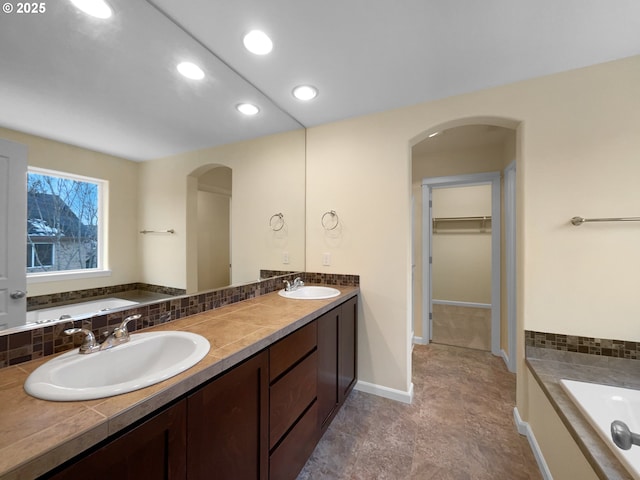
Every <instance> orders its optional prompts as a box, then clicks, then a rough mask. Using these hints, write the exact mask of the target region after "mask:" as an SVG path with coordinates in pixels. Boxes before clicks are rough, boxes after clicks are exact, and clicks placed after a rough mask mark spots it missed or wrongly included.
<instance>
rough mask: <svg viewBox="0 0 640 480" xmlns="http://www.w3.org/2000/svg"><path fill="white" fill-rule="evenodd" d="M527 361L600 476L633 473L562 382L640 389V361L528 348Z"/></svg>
mask: <svg viewBox="0 0 640 480" xmlns="http://www.w3.org/2000/svg"><path fill="white" fill-rule="evenodd" d="M526 348H527V350H526V363H527V365H528V367H529V370H530V371H531V372H532V373H533V376H534V377H535V379H536V380H537V382H538V384H539V385H540V386H541V388H542V390H543V391H544V393H545V395H546V396H547V398H548V399H549V401H550V403H551V405H552V406H553V408H554V410H555V411H556V413H558V416H559V417H560V419H561V420H562V423H564V425H565V427H566V428H567V430H568V431H569V433H570V434H571V436H572V437H573V439H574V440H575V441H576V444H577V445H578V447H579V448H580V450H581V451H582V453H583V454H584V456H585V457H586V459H587V461H588V462H589V464H590V465H591V467H592V468H593V469H594V471H595V472H596V474H597V475H598V477H599V478H602V479H607V480H630V479H632V476H631V475H630V474H629V472H628V471H627V470H626V469H625V467H624V466H623V465H622V463H620V461H619V460H618V459H617V458H616V456H615V455H614V454H613V452H612V451H611V449H610V448H609V447H608V446H607V445H606V444H605V442H604V441H603V440H602V439H601V438H600V436H599V435H598V433H597V432H596V431H595V429H594V428H593V427H592V426H591V424H590V423H589V421H588V420H587V419H586V417H585V416H584V415H583V414H582V412H581V411H580V410H579V409H578V407H577V406H576V405H575V404H574V403H573V400H571V398H570V397H569V396H568V395H567V394H566V393H565V391H564V389H563V388H562V386H561V385H560V380H561V379H563V378H564V379H569V380H577V381H581V382H591V383H600V384H604V385H612V386H616V387H627V388H635V389H639V390H640V375H638V371H639V369H640V360H629V359H624V358H614V357H605V356H598V355H588V354H584V353H573V352H565V351H558V350H552V349H545V348H538V347H531V346H527V347H526Z"/></svg>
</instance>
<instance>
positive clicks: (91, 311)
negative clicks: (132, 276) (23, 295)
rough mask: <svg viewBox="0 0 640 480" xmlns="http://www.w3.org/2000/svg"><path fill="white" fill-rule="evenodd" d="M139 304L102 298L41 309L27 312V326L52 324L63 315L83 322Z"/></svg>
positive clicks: (119, 299) (118, 299)
mask: <svg viewBox="0 0 640 480" xmlns="http://www.w3.org/2000/svg"><path fill="white" fill-rule="evenodd" d="M137 304H138V302H133V301H131V300H123V299H121V298H101V299H100V300H91V301H88V302H82V303H73V304H69V305H63V306H61V307H51V308H41V309H39V310H32V311H30V312H27V324H30V323H52V322H56V321H58V320H60V317H61V316H63V315H69V316H70V317H71V320H82V319H84V318H89V317H92V316H94V315H97V314H99V313H103V312H106V311H108V310H112V309H114V308H120V307H129V306H131V305H137Z"/></svg>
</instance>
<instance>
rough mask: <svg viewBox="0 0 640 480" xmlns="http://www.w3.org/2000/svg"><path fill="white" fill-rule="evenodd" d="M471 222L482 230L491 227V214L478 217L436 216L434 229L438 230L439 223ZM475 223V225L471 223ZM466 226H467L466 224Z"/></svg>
mask: <svg viewBox="0 0 640 480" xmlns="http://www.w3.org/2000/svg"><path fill="white" fill-rule="evenodd" d="M454 222H455V223H461V222H463V223H469V224H470V225H469V226H473V227H475V226H476V225H477V224H479V225H478V226H477V227H476V228H479V229H480V231H481V232H484V231H486V230H487V228H491V215H486V216H477V217H435V218H433V231H434V232H436V230H437V228H438V224H439V223H454ZM471 224H473V225H471ZM465 228H466V226H465Z"/></svg>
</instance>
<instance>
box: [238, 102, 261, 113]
mask: <svg viewBox="0 0 640 480" xmlns="http://www.w3.org/2000/svg"><path fill="white" fill-rule="evenodd" d="M236 108H237V109H238V111H239V112H240V113H244V114H245V115H255V114H256V113H258V112H259V111H260V109H259V108H258V107H256V106H255V105H253V104H251V103H240V104H238V105H236Z"/></svg>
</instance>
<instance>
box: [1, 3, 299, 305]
mask: <svg viewBox="0 0 640 480" xmlns="http://www.w3.org/2000/svg"><path fill="white" fill-rule="evenodd" d="M109 5H110V6H111V8H112V10H113V15H112V18H111V19H109V21H108V22H105V21H104V20H101V19H95V18H92V17H88V16H87V15H85V14H84V13H82V12H80V11H79V10H78V9H77V8H76V7H75V6H74V5H73V4H72V3H71V2H70V1H68V0H59V1H57V2H53V3H52V2H47V3H46V7H45V11H43V12H39V13H32V14H30V15H26V14H22V15H18V14H17V13H16V14H4V15H1V16H0V42H1V43H2V44H3V45H4V46H5V48H3V49H2V51H0V71H1V73H0V86H1V87H2V88H0V104H2V105H3V108H2V110H1V111H0V138H4V139H6V140H9V141H12V142H17V143H21V144H24V145H26V146H27V149H28V154H27V160H28V165H29V166H30V167H37V168H40V169H49V170H53V171H61V172H65V173H69V174H75V175H83V176H87V177H93V178H100V179H103V180H106V181H107V182H108V188H109V195H108V203H107V205H108V207H107V209H108V212H107V218H108V232H107V237H106V238H107V244H108V266H109V269H110V270H111V272H110V274H109V275H106V276H97V277H95V278H80V279H73V278H72V279H68V280H60V279H56V280H55V281H47V280H46V278H45V279H44V280H43V279H40V280H39V281H37V282H32V281H29V282H28V285H27V288H28V295H29V296H44V295H49V294H56V293H59V292H65V291H76V290H83V289H97V288H100V287H105V286H112V285H119V284H130V283H144V284H151V285H158V286H163V287H168V288H175V289H181V290H184V291H186V292H187V293H189V294H191V293H195V292H199V291H203V290H209V289H214V288H220V287H222V286H224V285H226V284H233V285H237V284H243V283H248V282H254V281H257V280H258V279H259V275H260V271H261V270H267V271H302V270H304V268H305V264H304V261H305V259H304V245H305V239H304V234H305V218H304V215H305V213H304V209H305V131H304V128H303V126H302V125H301V124H300V123H299V122H297V121H296V120H295V119H294V118H292V117H291V116H290V115H289V114H287V113H286V112H285V111H283V110H281V109H280V108H279V107H278V106H277V105H275V104H274V103H273V102H272V101H271V100H270V99H269V98H268V97H266V96H265V95H264V94H263V93H262V92H260V91H259V90H257V89H256V88H255V87H254V86H253V85H252V84H251V83H249V82H248V81H247V80H246V79H244V78H243V77H242V76H240V75H238V74H237V73H236V71H235V70H234V69H233V66H230V65H227V64H226V63H225V62H224V60H223V59H220V58H218V56H216V53H215V46H214V45H205V44H203V43H202V42H201V41H200V40H199V39H197V38H195V37H194V36H193V35H192V34H191V33H190V32H188V31H186V30H184V29H183V28H182V27H181V26H180V25H179V24H177V23H176V22H174V21H173V20H172V19H171V18H170V17H168V16H167V15H166V14H164V13H163V12H162V11H161V10H159V9H158V8H156V7H155V6H154V5H153V2H147V1H133V2H132V1H129V0H110V1H109ZM182 60H190V61H193V62H194V63H197V64H198V65H200V66H201V67H202V70H203V71H204V72H205V78H204V79H203V80H201V81H195V80H189V79H185V78H183V77H181V76H180V75H179V74H178V73H177V71H176V65H177V63H179V61H182ZM243 102H248V103H252V104H254V105H257V106H258V107H259V113H258V114H257V115H254V116H252V117H247V116H243V115H241V114H239V112H238V111H237V110H236V105H237V104H239V103H243ZM274 215H278V217H277V219H278V221H279V222H280V220H281V223H278V225H277V227H281V228H274V225H273V222H272V221H271V219H272V218H273V216H274ZM168 230H172V231H173V232H174V233H163V232H166V231H168ZM142 231H148V232H151V233H141V232H142ZM154 232H158V233H154ZM2 240H3V241H5V240H6V239H2Z"/></svg>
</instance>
